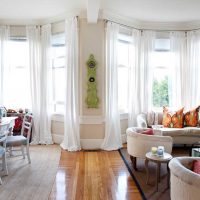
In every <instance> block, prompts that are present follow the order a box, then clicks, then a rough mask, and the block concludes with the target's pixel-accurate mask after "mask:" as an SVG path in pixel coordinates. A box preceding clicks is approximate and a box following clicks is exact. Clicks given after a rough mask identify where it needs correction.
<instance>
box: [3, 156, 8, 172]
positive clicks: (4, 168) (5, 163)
mask: <svg viewBox="0 0 200 200" xmlns="http://www.w3.org/2000/svg"><path fill="white" fill-rule="evenodd" d="M2 161H3V170H4V171H5V172H6V175H8V167H7V162H6V154H4V156H3V159H2Z"/></svg>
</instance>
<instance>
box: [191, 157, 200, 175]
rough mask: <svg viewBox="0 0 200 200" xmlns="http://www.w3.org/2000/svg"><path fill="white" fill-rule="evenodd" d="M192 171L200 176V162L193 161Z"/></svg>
mask: <svg viewBox="0 0 200 200" xmlns="http://www.w3.org/2000/svg"><path fill="white" fill-rule="evenodd" d="M192 171H193V172H195V173H197V174H200V160H194V161H193V168H192Z"/></svg>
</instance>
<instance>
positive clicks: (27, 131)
mask: <svg viewBox="0 0 200 200" xmlns="http://www.w3.org/2000/svg"><path fill="white" fill-rule="evenodd" d="M32 125H33V116H32V115H30V114H25V115H24V119H23V123H22V129H21V135H10V136H7V141H6V147H7V148H8V149H9V152H10V155H12V151H14V150H15V151H16V150H17V149H13V147H20V149H21V152H22V156H23V158H24V159H25V153H24V147H26V155H27V158H28V162H29V163H31V159H30V153H29V141H30V137H31V128H32Z"/></svg>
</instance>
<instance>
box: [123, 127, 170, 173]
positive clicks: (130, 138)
mask: <svg viewBox="0 0 200 200" xmlns="http://www.w3.org/2000/svg"><path fill="white" fill-rule="evenodd" d="M146 130H148V128H138V127H131V128H128V129H127V130H126V134H127V151H128V154H129V155H130V158H131V161H132V163H133V168H134V169H135V170H137V158H143V159H145V155H146V153H147V152H149V151H151V147H158V146H164V148H165V152H167V153H170V154H171V152H172V143H173V140H172V138H171V137H170V136H158V135H145V134H142V132H143V131H146Z"/></svg>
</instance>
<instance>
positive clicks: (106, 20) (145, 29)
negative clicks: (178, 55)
mask: <svg viewBox="0 0 200 200" xmlns="http://www.w3.org/2000/svg"><path fill="white" fill-rule="evenodd" d="M105 22H106V23H107V22H112V23H115V24H119V25H120V26H124V27H128V28H132V29H136V30H139V31H158V32H166V31H183V32H187V31H197V30H200V28H195V29H187V30H170V29H166V30H159V29H147V28H143V29H139V28H136V27H134V26H129V25H126V24H122V23H119V22H116V21H113V20H108V19H105Z"/></svg>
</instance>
